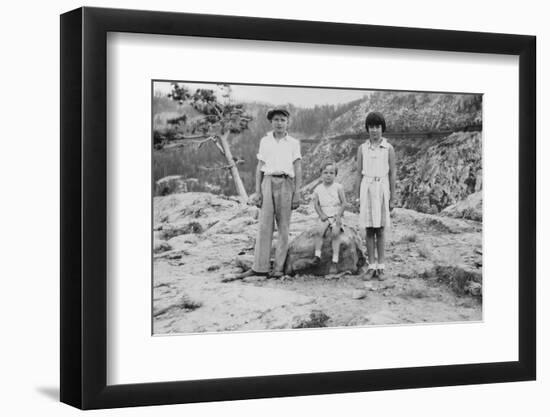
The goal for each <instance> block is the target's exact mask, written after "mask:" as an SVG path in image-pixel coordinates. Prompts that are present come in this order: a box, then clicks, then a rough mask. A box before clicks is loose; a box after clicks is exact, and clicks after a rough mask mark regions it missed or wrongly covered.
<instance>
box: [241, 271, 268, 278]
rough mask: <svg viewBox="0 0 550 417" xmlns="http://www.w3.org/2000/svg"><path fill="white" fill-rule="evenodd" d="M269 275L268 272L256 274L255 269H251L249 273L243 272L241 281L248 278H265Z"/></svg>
mask: <svg viewBox="0 0 550 417" xmlns="http://www.w3.org/2000/svg"><path fill="white" fill-rule="evenodd" d="M266 275H267V272H256V271H254V270H253V269H249V270H248V271H245V272H243V273H242V274H240V275H239V279H243V278H247V277H253V276H257V277H265V276H266Z"/></svg>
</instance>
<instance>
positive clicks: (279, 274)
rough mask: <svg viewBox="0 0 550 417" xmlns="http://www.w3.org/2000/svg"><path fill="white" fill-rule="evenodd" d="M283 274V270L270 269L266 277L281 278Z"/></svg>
mask: <svg viewBox="0 0 550 417" xmlns="http://www.w3.org/2000/svg"><path fill="white" fill-rule="evenodd" d="M283 275H284V273H283V271H272V272H271V273H269V275H268V278H282V277H283Z"/></svg>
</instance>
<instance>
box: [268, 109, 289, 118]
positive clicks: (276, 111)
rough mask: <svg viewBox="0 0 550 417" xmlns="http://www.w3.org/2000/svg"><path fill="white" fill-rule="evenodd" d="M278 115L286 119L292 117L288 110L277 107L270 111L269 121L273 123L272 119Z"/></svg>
mask: <svg viewBox="0 0 550 417" xmlns="http://www.w3.org/2000/svg"><path fill="white" fill-rule="evenodd" d="M276 114H282V115H283V116H285V117H289V116H290V113H289V111H288V110H287V109H285V108H284V107H275V108H273V109H269V110H268V112H267V120H269V121H271V119H273V116H275V115H276Z"/></svg>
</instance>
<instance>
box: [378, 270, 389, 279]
mask: <svg viewBox="0 0 550 417" xmlns="http://www.w3.org/2000/svg"><path fill="white" fill-rule="evenodd" d="M376 277H377V278H378V281H385V280H386V278H388V277H387V276H386V273H385V271H384V270H383V269H377V270H376Z"/></svg>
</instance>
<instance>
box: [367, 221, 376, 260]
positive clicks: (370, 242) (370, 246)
mask: <svg viewBox="0 0 550 417" xmlns="http://www.w3.org/2000/svg"><path fill="white" fill-rule="evenodd" d="M366 241H367V259H368V261H369V265H372V264H374V229H373V228H372V227H367V239H366Z"/></svg>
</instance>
